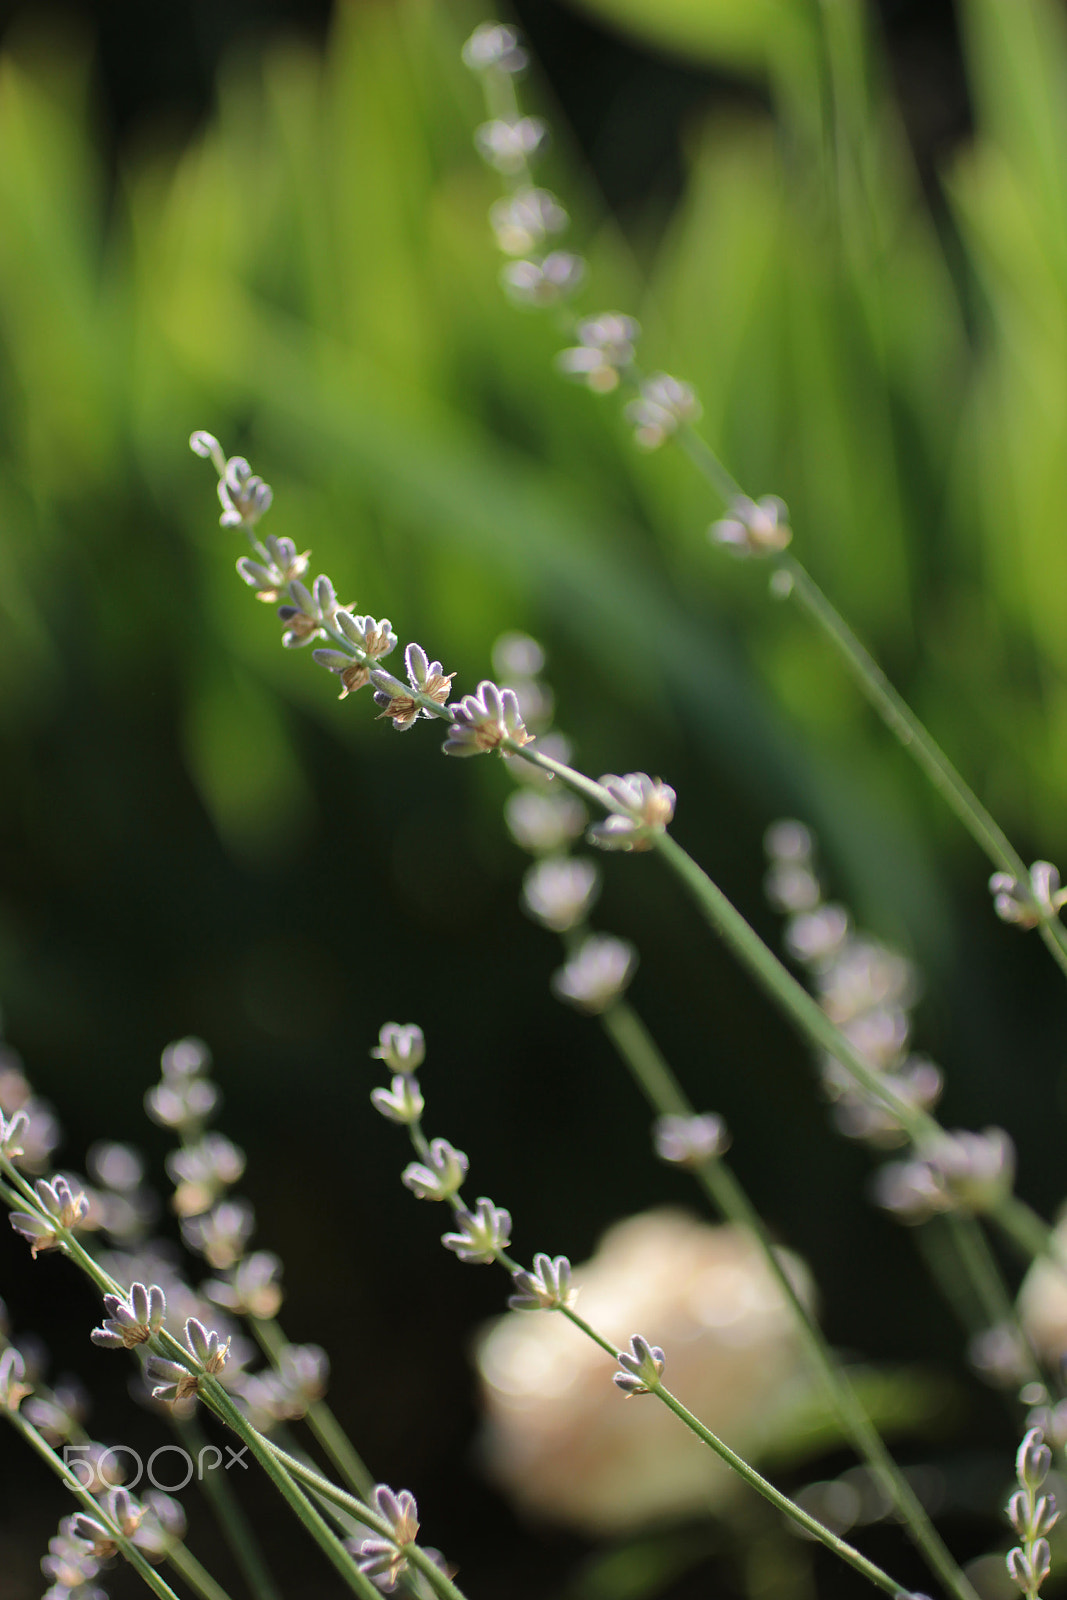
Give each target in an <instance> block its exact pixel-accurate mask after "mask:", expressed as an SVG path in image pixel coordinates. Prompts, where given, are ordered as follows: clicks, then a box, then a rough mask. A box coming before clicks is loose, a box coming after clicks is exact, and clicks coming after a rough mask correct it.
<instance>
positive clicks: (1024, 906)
mask: <svg viewBox="0 0 1067 1600" xmlns="http://www.w3.org/2000/svg"><path fill="white" fill-rule="evenodd" d="M989 891H990V893H991V894H992V896H993V909H994V910H995V912H996V914H997V916H998V917H999V918H1000V920H1001V921H1002V922H1013V923H1015V925H1016V927H1019V928H1036V927H1037V925H1038V923H1039V922H1042V921H1046V920H1047V919H1048V918H1050V917H1054V916H1056V915H1057V914H1058V913H1059V911H1060V910H1061V908H1062V907H1063V906H1064V905H1065V904H1067V889H1062V888H1061V887H1060V875H1059V871H1058V870H1057V868H1056V867H1054V866H1053V865H1052V862H1051V861H1035V862H1034V863H1033V865H1032V866H1031V868H1030V876H1029V881H1028V882H1024V881H1020V880H1019V879H1018V878H1015V877H1013V876H1012V874H1011V873H1010V872H994V874H993V876H992V877H991V878H990V880H989Z"/></svg>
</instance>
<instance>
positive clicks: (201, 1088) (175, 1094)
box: [144, 1078, 219, 1133]
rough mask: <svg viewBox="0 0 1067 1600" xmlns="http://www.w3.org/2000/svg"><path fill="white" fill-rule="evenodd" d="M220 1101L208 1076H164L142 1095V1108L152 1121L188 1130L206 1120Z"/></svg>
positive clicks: (175, 1128)
mask: <svg viewBox="0 0 1067 1600" xmlns="http://www.w3.org/2000/svg"><path fill="white" fill-rule="evenodd" d="M218 1103H219V1091H218V1090H217V1089H216V1087H215V1085H214V1084H213V1083H211V1082H210V1080H209V1079H207V1078H176V1079H173V1080H172V1081H170V1082H167V1081H166V1080H164V1081H163V1082H162V1083H157V1084H155V1085H154V1087H153V1088H151V1089H149V1091H148V1093H147V1094H146V1095H145V1099H144V1104H145V1110H146V1111H147V1113H148V1115H149V1116H150V1117H151V1119H152V1121H153V1122H158V1123H159V1124H160V1125H161V1126H162V1127H165V1128H173V1129H174V1130H175V1131H176V1132H177V1133H186V1132H189V1131H191V1130H193V1129H195V1128H197V1127H199V1125H200V1124H201V1123H202V1122H204V1121H206V1119H207V1118H208V1117H210V1115H211V1113H212V1112H213V1111H214V1110H215V1108H216V1106H217V1105H218Z"/></svg>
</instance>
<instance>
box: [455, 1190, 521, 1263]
mask: <svg viewBox="0 0 1067 1600" xmlns="http://www.w3.org/2000/svg"><path fill="white" fill-rule="evenodd" d="M510 1242H511V1212H510V1211H505V1210H504V1207H503V1206H495V1205H494V1204H493V1202H492V1201H491V1200H488V1199H487V1198H486V1197H485V1195H482V1197H481V1199H480V1200H479V1201H478V1203H477V1205H476V1206H475V1209H474V1210H473V1211H464V1212H463V1213H462V1214H461V1215H460V1216H458V1217H457V1218H456V1229H455V1232H453V1233H445V1234H442V1236H441V1243H442V1244H443V1245H444V1247H445V1249H446V1250H452V1251H453V1252H454V1253H455V1254H456V1255H457V1256H458V1257H459V1259H460V1260H461V1261H466V1262H467V1263H469V1264H470V1265H471V1266H488V1265H489V1263H490V1262H492V1261H495V1260H496V1257H497V1252H498V1251H500V1250H506V1249H507V1247H508V1245H509V1243H510Z"/></svg>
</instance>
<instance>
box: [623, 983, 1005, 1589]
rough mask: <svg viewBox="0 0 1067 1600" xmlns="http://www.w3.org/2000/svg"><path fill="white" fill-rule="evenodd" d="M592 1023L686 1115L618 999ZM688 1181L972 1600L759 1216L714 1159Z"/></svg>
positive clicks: (635, 1072) (865, 1450) (651, 1044)
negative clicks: (746, 1242)
mask: <svg viewBox="0 0 1067 1600" xmlns="http://www.w3.org/2000/svg"><path fill="white" fill-rule="evenodd" d="M600 1021H601V1025H602V1026H603V1028H604V1031H605V1033H606V1034H607V1035H608V1037H609V1038H610V1039H611V1041H612V1043H613V1044H614V1045H615V1047H616V1049H617V1050H618V1052H619V1055H620V1056H621V1057H622V1059H623V1061H624V1062H625V1063H626V1065H627V1066H628V1067H629V1069H630V1072H631V1075H632V1077H633V1079H634V1081H635V1083H636V1084H637V1086H638V1088H639V1089H640V1090H641V1092H642V1094H643V1095H644V1096H645V1099H646V1100H647V1101H648V1103H649V1105H650V1106H651V1107H652V1108H653V1110H655V1111H657V1112H658V1113H659V1114H660V1115H661V1116H663V1115H674V1116H685V1117H690V1116H692V1115H693V1114H694V1112H693V1107H692V1105H691V1104H690V1102H689V1100H688V1099H687V1097H686V1095H685V1093H684V1091H683V1089H682V1087H681V1085H680V1084H679V1083H678V1080H677V1079H676V1078H675V1076H674V1073H673V1072H672V1071H671V1068H670V1066H669V1065H668V1063H667V1062H666V1061H665V1060H664V1058H663V1056H662V1055H661V1053H660V1051H659V1047H658V1046H657V1044H656V1042H655V1040H654V1039H653V1038H652V1036H651V1034H650V1033H649V1032H648V1029H647V1028H646V1027H645V1025H644V1023H643V1022H642V1020H641V1018H640V1017H639V1016H638V1014H637V1012H636V1011H634V1010H633V1008H632V1007H631V1006H630V1005H629V1004H628V1003H627V1002H626V1001H625V1000H619V1001H616V1003H615V1004H614V1005H613V1006H609V1007H608V1009H607V1010H606V1011H605V1012H603V1013H602V1015H601V1018H600ZM693 1176H694V1177H695V1178H696V1180H697V1182H698V1183H699V1184H700V1186H701V1188H702V1189H703V1190H704V1192H705V1194H706V1195H707V1196H708V1198H709V1199H710V1200H711V1202H712V1204H713V1205H714V1206H715V1208H716V1210H717V1211H718V1212H719V1213H720V1215H722V1216H724V1217H728V1218H729V1220H730V1221H731V1222H733V1223H734V1224H735V1225H736V1226H737V1227H739V1228H742V1229H743V1230H744V1231H745V1232H746V1233H747V1234H748V1235H749V1237H750V1238H751V1239H752V1240H753V1242H754V1243H755V1244H756V1246H757V1248H758V1249H759V1251H760V1253H761V1255H762V1256H763V1259H764V1261H765V1262H766V1264H767V1266H768V1268H769V1270H770V1272H771V1273H772V1275H773V1276H774V1278H775V1280H776V1282H777V1284H778V1287H779V1288H780V1290H781V1292H782V1295H783V1296H784V1299H785V1302H786V1304H787V1306H788V1307H789V1310H790V1312H791V1314H792V1316H793V1320H794V1322H795V1324H796V1327H797V1331H798V1333H799V1335H800V1339H801V1343H802V1344H803V1346H804V1349H805V1351H806V1353H807V1355H808V1359H809V1360H810V1362H811V1364H812V1366H813V1367H814V1368H815V1369H816V1371H817V1372H818V1374H819V1376H820V1378H821V1379H822V1382H823V1386H824V1388H825V1390H826V1393H827V1395H828V1397H829V1399H830V1402H831V1404H832V1405H833V1407H834V1409H835V1411H836V1412H837V1415H838V1417H839V1419H840V1421H841V1424H842V1426H843V1428H844V1430H845V1432H846V1434H847V1435H848V1437H849V1438H850V1439H851V1441H852V1443H853V1444H854V1446H855V1447H856V1450H857V1451H858V1453H859V1454H860V1455H861V1456H862V1457H863V1458H864V1459H865V1460H866V1461H867V1463H868V1465H869V1466H870V1468H871V1471H872V1472H873V1474H874V1476H875V1478H876V1479H877V1481H878V1483H879V1484H880V1485H881V1487H882V1490H883V1491H884V1493H885V1494H886V1495H887V1496H888V1498H889V1500H890V1501H891V1503H892V1504H893V1505H894V1506H896V1508H897V1510H898V1512H899V1513H900V1516H901V1518H902V1520H903V1522H904V1525H905V1529H906V1531H907V1533H908V1536H909V1537H910V1538H911V1540H912V1543H913V1544H914V1545H915V1546H916V1547H917V1548H918V1549H919V1550H920V1551H921V1552H922V1554H923V1555H924V1556H925V1557H926V1559H927V1561H928V1562H929V1564H930V1567H931V1568H932V1570H933V1571H934V1572H936V1573H937V1575H938V1577H939V1578H940V1579H941V1581H942V1582H943V1583H944V1584H945V1586H946V1588H947V1589H948V1590H949V1591H950V1592H951V1593H952V1594H955V1595H957V1596H958V1597H960V1600H977V1597H976V1595H975V1591H974V1589H973V1588H972V1586H971V1584H970V1583H969V1582H968V1580H967V1578H966V1577H965V1576H964V1574H963V1573H962V1572H961V1571H960V1568H959V1566H958V1565H957V1563H956V1562H955V1561H954V1560H953V1558H952V1555H951V1553H950V1552H949V1550H948V1547H947V1546H946V1545H945V1543H944V1541H943V1540H942V1538H941V1536H940V1534H939V1533H938V1532H937V1529H936V1528H935V1527H934V1525H933V1523H932V1522H931V1521H930V1518H929V1517H928V1516H927V1514H926V1511H925V1509H924V1507H923V1505H922V1502H921V1501H920V1500H919V1498H918V1496H917V1495H916V1494H915V1491H914V1490H913V1489H912V1487H911V1485H910V1484H909V1483H908V1481H907V1479H906V1478H905V1477H904V1474H903V1473H902V1472H901V1470H900V1468H899V1467H898V1466H897V1464H896V1462H895V1461H894V1460H893V1457H892V1456H891V1455H890V1453H889V1451H888V1450H887V1448H886V1446H885V1443H884V1442H883V1440H882V1436H881V1434H880V1433H879V1432H878V1429H877V1428H876V1427H875V1426H874V1424H873V1423H872V1422H871V1419H870V1417H869V1416H868V1415H867V1412H866V1410H865V1409H864V1406H863V1403H862V1401H861V1400H860V1398H859V1396H858V1395H857V1394H856V1391H855V1390H854V1388H853V1387H852V1384H851V1383H850V1381H849V1379H848V1375H847V1373H845V1372H844V1371H843V1370H842V1368H841V1365H840V1363H839V1362H838V1360H837V1358H836V1356H835V1355H834V1353H833V1350H832V1349H831V1348H830V1345H829V1344H828V1342H827V1340H826V1338H825V1336H824V1334H823V1332H822V1330H821V1328H820V1327H819V1325H818V1323H817V1322H815V1320H814V1319H813V1317H812V1316H811V1313H810V1311H809V1310H808V1308H807V1306H806V1305H805V1304H804V1302H803V1300H802V1299H801V1298H800V1295H799V1294H798V1293H797V1290H796V1286H795V1284H794V1283H793V1281H792V1279H791V1278H790V1276H789V1274H788V1272H786V1270H785V1268H784V1266H783V1265H782V1259H781V1256H780V1254H779V1252H778V1251H777V1250H776V1249H775V1247H774V1244H773V1241H772V1239H771V1236H770V1234H769V1232H768V1231H767V1227H766V1225H765V1223H764V1221H763V1219H762V1217H761V1216H760V1214H759V1212H758V1211H757V1210H756V1208H755V1206H754V1205H753V1204H752V1202H751V1200H750V1199H749V1197H748V1195H747V1194H746V1193H745V1191H744V1189H743V1188H742V1186H741V1184H740V1183H739V1182H738V1180H737V1178H736V1176H735V1175H734V1173H733V1172H732V1171H731V1169H730V1167H729V1166H728V1165H727V1164H726V1162H725V1161H723V1160H722V1159H721V1158H720V1157H718V1156H712V1157H711V1158H710V1159H708V1160H706V1161H702V1162H700V1163H699V1164H698V1165H696V1166H695V1167H694V1168H693Z"/></svg>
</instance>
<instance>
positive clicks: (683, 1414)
mask: <svg viewBox="0 0 1067 1600" xmlns="http://www.w3.org/2000/svg"><path fill="white" fill-rule="evenodd" d="M563 1315H564V1316H565V1317H566V1318H567V1320H568V1322H573V1324H574V1326H575V1327H576V1328H580V1329H581V1331H582V1332H583V1333H584V1334H585V1335H586V1336H587V1337H588V1338H590V1339H592V1340H593V1342H594V1343H595V1344H598V1345H599V1346H600V1348H601V1349H602V1350H603V1351H604V1352H605V1353H606V1354H607V1355H610V1356H611V1358H612V1360H613V1361H618V1359H619V1352H618V1350H616V1348H615V1346H614V1345H613V1344H612V1343H611V1341H610V1340H608V1339H605V1338H604V1337H603V1335H602V1334H599V1333H597V1331H596V1329H595V1328H593V1327H591V1326H590V1325H589V1323H588V1322H586V1320H585V1318H584V1317H580V1316H579V1315H578V1313H577V1312H576V1311H572V1310H571V1309H570V1308H569V1307H564V1308H563ZM648 1392H649V1393H650V1394H654V1395H656V1396H658V1398H659V1399H660V1400H662V1402H663V1404H664V1405H665V1406H667V1407H668V1409H669V1410H671V1411H673V1412H674V1414H675V1416H676V1417H678V1418H679V1420H680V1421H681V1422H684V1423H685V1426H686V1427H687V1428H688V1429H689V1430H690V1432H691V1433H695V1434H696V1436H697V1438H698V1439H701V1440H702V1441H703V1442H704V1444H706V1445H707V1446H708V1448H709V1449H710V1450H714V1452H715V1454H716V1455H717V1456H719V1457H720V1458H721V1459H722V1460H723V1461H725V1462H726V1465H727V1466H728V1467H732V1468H733V1470H734V1472H736V1473H737V1475H738V1477H740V1478H743V1479H744V1481H745V1482H746V1483H747V1484H748V1485H749V1486H750V1487H751V1488H753V1489H755V1490H756V1493H757V1494H761V1495H762V1496H763V1498H764V1499H765V1500H769V1501H770V1503H771V1505H772V1506H775V1507H776V1508H777V1510H779V1511H780V1512H781V1513H782V1515H783V1516H786V1517H788V1518H789V1519H790V1521H791V1522H795V1523H796V1524H797V1526H798V1527H801V1528H803V1529H804V1531H805V1533H810V1534H811V1535H812V1537H813V1538H815V1539H818V1540H819V1541H820V1543H821V1544H824V1545H825V1546H826V1547H827V1549H828V1550H832V1551H833V1552H834V1554H835V1555H836V1556H840V1558H841V1560H842V1561H846V1562H847V1563H848V1564H849V1566H850V1567H855V1569H856V1571H857V1572H861V1573H862V1574H863V1576H864V1577H865V1578H868V1579H869V1580H870V1582H871V1583H873V1584H876V1585H877V1586H878V1588H880V1589H884V1590H885V1591H886V1592H887V1593H888V1594H892V1595H894V1596H898V1595H900V1594H901V1593H902V1592H903V1591H902V1587H901V1585H900V1584H899V1583H897V1581H896V1579H895V1578H891V1577H890V1576H889V1574H888V1572H883V1570H882V1568H881V1567H879V1566H876V1565H875V1563H874V1562H873V1561H868V1559H867V1557H866V1556H864V1555H861V1554H860V1552H859V1551H858V1550H857V1549H856V1548H855V1547H854V1546H853V1545H850V1544H848V1543H847V1542H846V1541H845V1540H844V1539H841V1538H839V1537H838V1535H837V1534H836V1533H831V1531H830V1529H829V1528H825V1527H824V1526H823V1524H822V1523H821V1522H819V1521H818V1520H817V1519H816V1518H815V1517H813V1516H811V1515H810V1514H809V1513H808V1512H807V1511H804V1510H803V1509H802V1508H801V1507H800V1506H798V1505H796V1504H794V1502H793V1501H792V1500H790V1499H789V1498H788V1496H787V1495H784V1494H782V1492H781V1490H779V1489H776V1488H775V1487H774V1484H773V1483H769V1482H768V1480H767V1479H766V1478H765V1477H763V1475H762V1474H761V1473H759V1472H757V1471H756V1469H755V1467H752V1466H750V1465H749V1463H748V1462H747V1461H745V1460H744V1458H743V1457H742V1456H739V1455H737V1454H736V1453H735V1452H734V1451H733V1450H731V1449H730V1447H729V1445H728V1444H724V1443H723V1441H722V1440H721V1439H720V1438H719V1437H718V1436H717V1435H716V1434H714V1433H712V1432H711V1430H710V1428H706V1427H705V1426H704V1424H703V1423H702V1422H701V1421H700V1419H699V1418H698V1417H695V1416H694V1415H693V1413H692V1412H691V1411H689V1410H688V1409H687V1408H686V1407H685V1406H684V1405H683V1404H682V1402H681V1401H680V1400H679V1399H678V1398H677V1396H676V1395H673V1394H672V1393H671V1391H670V1390H669V1389H667V1388H666V1387H665V1386H664V1385H663V1384H662V1383H656V1384H652V1385H651V1386H650V1387H649V1391H648Z"/></svg>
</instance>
